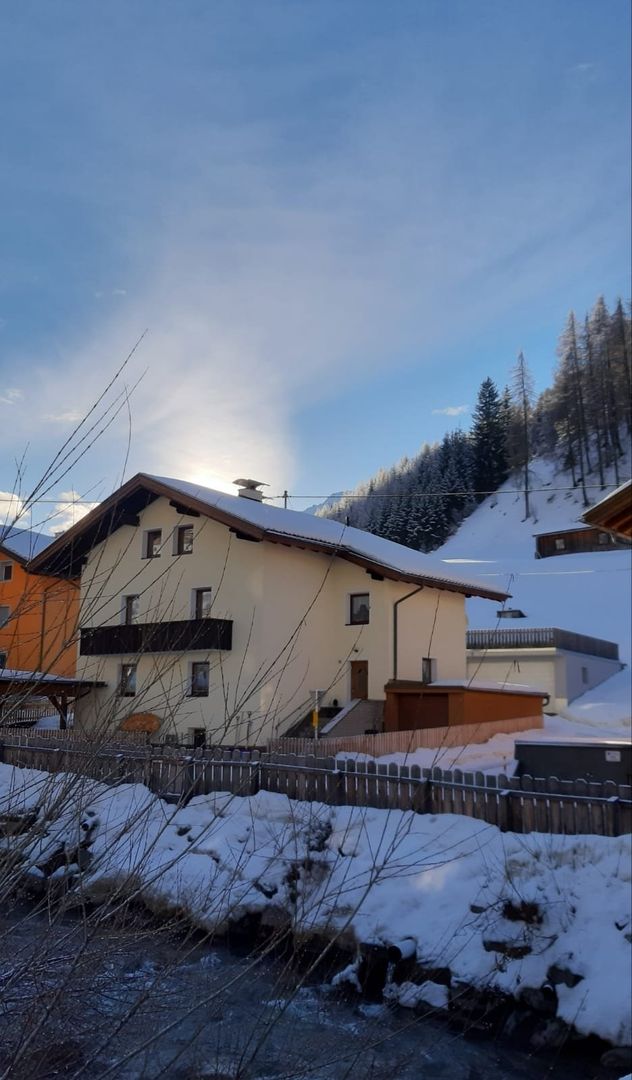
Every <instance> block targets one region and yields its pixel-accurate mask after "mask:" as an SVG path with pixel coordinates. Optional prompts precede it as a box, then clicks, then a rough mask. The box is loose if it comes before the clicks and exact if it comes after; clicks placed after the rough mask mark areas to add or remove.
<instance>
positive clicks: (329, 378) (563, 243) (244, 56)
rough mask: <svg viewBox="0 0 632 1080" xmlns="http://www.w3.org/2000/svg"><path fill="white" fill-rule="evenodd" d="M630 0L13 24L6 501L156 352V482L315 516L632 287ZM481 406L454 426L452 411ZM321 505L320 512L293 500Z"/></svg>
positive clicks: (82, 477)
mask: <svg viewBox="0 0 632 1080" xmlns="http://www.w3.org/2000/svg"><path fill="white" fill-rule="evenodd" d="M629 22H630V15H629V5H628V2H627V0H607V3H603V2H602V0H512V2H507V0H502V2H500V0H498V2H497V0H476V2H469V0H467V2H459V0H437V2H434V0H414V2H410V3H409V2H406V0H396V2H394V3H392V4H385V3H382V2H381V0H379V2H377V0H362V2H360V0H353V2H352V0H348V2H344V0H335V2H331V3H330V2H328V0H318V2H317V3H316V2H313V0H309V2H308V0H300V2H299V0H291V2H290V0H287V2H283V0H279V2H274V0H250V2H248V3H240V2H238V0H230V2H226V3H222V2H208V0H204V2H202V0H183V2H182V3H178V4H173V3H171V2H161V0H151V2H150V0H135V2H134V3H133V4H130V3H128V2H127V0H111V2H110V3H108V4H107V5H104V4H102V3H98V4H97V3H96V2H91V0H87V2H86V0H83V2H79V0H76V2H65V0H56V2H55V4H45V3H43V2H42V0H40V2H37V3H32V2H29V0H22V3H21V4H20V5H9V4H6V5H3V6H2V8H1V9H0V113H1V124H2V127H1V130H2V137H3V152H2V161H1V164H0V198H1V200H2V207H3V214H2V221H1V223H0V350H1V352H0V355H1V356H2V387H3V391H0V448H1V451H2V454H1V457H0V489H3V490H4V491H9V490H11V489H12V486H13V483H14V477H15V458H16V457H18V458H19V457H20V456H21V455H22V453H23V451H24V449H25V447H27V446H28V450H27V454H26V459H25V472H26V476H25V480H24V484H23V487H24V489H26V488H28V487H29V485H31V486H32V484H33V483H34V482H35V481H36V479H37V477H38V475H39V473H40V472H41V470H42V469H43V468H44V466H45V464H46V462H47V461H48V460H49V459H50V458H51V457H52V455H53V454H54V453H55V450H56V448H57V447H58V445H59V444H60V443H61V442H63V440H64V439H65V438H66V437H67V436H68V434H69V433H70V431H71V430H72V425H73V423H74V418H75V417H77V416H79V415H81V413H82V411H83V410H85V409H86V407H88V406H89V404H90V403H91V401H92V400H93V399H94V397H95V396H96V395H97V394H98V393H99V392H100V391H101V390H102V389H103V386H104V385H105V383H106V382H107V380H108V378H109V376H110V375H111V373H112V372H113V371H114V370H115V368H116V367H117V366H118V364H119V363H120V361H121V360H122V359H123V357H124V356H125V355H126V354H127V353H128V351H129V350H130V348H131V347H132V345H133V344H134V342H135V341H136V340H137V339H138V337H139V336H140V334H141V333H142V332H143V331H144V330H145V329H147V331H148V333H147V335H146V337H145V338H144V339H143V341H142V343H141V346H140V347H139V349H138V351H137V353H136V354H135V356H134V357H133V359H132V361H131V362H130V364H129V366H128V369H127V372H126V376H125V378H126V380H127V383H128V384H134V383H135V382H136V381H137V379H138V378H139V377H140V376H141V375H143V378H142V381H141V382H140V384H139V385H138V387H137V389H136V390H135V391H134V394H133V396H132V402H131V444H130V451H129V455H127V445H128V434H129V425H130V421H129V417H128V415H127V410H125V413H124V415H122V416H121V417H120V420H119V422H117V423H116V424H114V425H113V426H112V428H111V429H109V430H108V432H107V433H106V434H105V435H104V436H103V437H102V439H101V440H100V442H98V443H97V444H96V445H95V446H94V447H93V448H92V449H91V450H90V452H89V453H88V454H87V455H86V456H85V458H83V459H82V460H81V461H80V462H78V463H77V465H76V466H75V467H74V468H73V469H72V470H71V472H70V474H69V475H68V476H67V477H65V478H64V479H63V481H62V480H61V479H60V481H59V484H58V486H57V488H54V489H53V491H52V492H51V496H55V497H56V496H57V495H58V494H59V493H60V492H61V491H64V490H70V489H73V490H76V491H78V492H80V494H82V495H86V496H87V497H88V498H97V497H102V496H104V495H105V494H107V493H108V491H110V490H112V488H113V487H114V486H115V485H116V484H118V483H119V481H120V479H121V477H122V475H123V474H125V475H130V474H131V473H133V472H135V471H137V470H138V469H144V470H146V471H153V472H157V473H163V474H171V475H177V476H181V477H185V478H189V479H194V480H199V481H202V482H210V483H213V482H216V481H218V480H223V481H231V480H232V479H234V477H235V476H237V475H244V474H246V475H254V476H255V477H257V478H259V479H261V480H265V481H268V482H269V483H270V485H271V490H272V491H275V490H278V491H281V490H283V488H284V487H287V488H288V489H289V490H290V491H294V492H299V493H305V494H308V495H318V494H321V493H326V492H328V491H331V490H340V489H342V488H345V487H349V486H352V485H354V484H355V483H357V482H358V481H360V480H362V479H364V478H366V477H367V476H368V475H370V474H371V473H372V472H373V471H375V469H377V468H378V467H379V466H380V465H388V464H390V463H392V462H393V461H395V460H396V459H398V458H399V457H401V456H402V455H403V454H405V453H408V454H411V453H414V452H415V450H416V449H417V448H418V447H419V445H420V444H421V443H423V442H424V441H432V440H434V439H436V438H440V437H441V435H442V434H443V433H444V431H446V430H449V429H450V428H451V427H453V426H455V425H457V424H461V425H462V426H467V425H468V423H469V415H468V412H466V411H464V410H465V409H466V408H467V409H470V408H471V406H472V404H473V402H474V400H475V397H476V391H477V387H478V385H479V384H480V382H481V380H482V379H483V378H484V377H485V376H487V375H491V376H492V377H493V378H495V379H496V380H497V381H498V382H499V383H500V384H502V383H504V381H505V380H506V378H507V372H508V369H509V368H510V366H511V364H512V363H513V361H514V359H515V355H516V353H517V351H518V350H519V349H521V348H522V349H524V351H525V354H526V356H527V360H528V362H529V364H530V365H531V367H532V370H533V372H534V374H535V377H536V383H537V385H538V387H539V388H543V387H544V386H545V385H547V383H548V382H549V381H550V378H551V374H552V370H553V366H554V362H555V353H554V350H555V340H556V337H557V334H558V333H559V331H560V329H561V326H562V323H563V321H564V319H565V316H566V313H567V311H568V309H569V308H570V307H575V308H576V309H577V310H578V311H579V312H581V313H583V312H584V310H585V309H586V308H587V307H588V306H589V305H591V304H592V302H593V301H594V299H595V297H596V296H597V294H598V293H599V292H603V293H604V294H605V295H606V297H607V298H608V300H609V301H610V300H613V299H614V298H615V297H616V296H617V295H618V294H623V296H624V297H625V296H626V295H627V294H628V293H629V291H630V284H629V273H630V270H629V268H630V252H629V236H630V224H629V156H630V147H629V131H630V116H629V105H628V102H629V96H630V74H629V57H628V53H629V37H630V25H629ZM459 408H461V409H462V410H463V411H462V412H461V414H460V415H446V414H445V413H444V412H442V410H446V409H450V410H455V409H459ZM298 505H300V504H297V506H298Z"/></svg>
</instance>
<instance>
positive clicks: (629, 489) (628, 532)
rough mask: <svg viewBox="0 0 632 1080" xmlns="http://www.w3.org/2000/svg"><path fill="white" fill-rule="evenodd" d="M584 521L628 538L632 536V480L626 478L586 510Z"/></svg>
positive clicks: (583, 516)
mask: <svg viewBox="0 0 632 1080" xmlns="http://www.w3.org/2000/svg"><path fill="white" fill-rule="evenodd" d="M582 521H584V522H586V524H587V525H596V526H598V527H601V528H603V529H607V530H608V531H609V532H614V533H617V535H619V536H624V537H626V538H628V539H629V538H630V537H632V480H626V482H625V483H624V484H620V486H619V487H618V488H616V489H615V490H614V491H611V492H610V494H609V495H605V496H604V498H603V499H600V500H599V502H598V503H595V505H594V506H591V507H590V509H589V510H586V511H585V513H584V514H582Z"/></svg>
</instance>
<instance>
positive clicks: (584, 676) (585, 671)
mask: <svg viewBox="0 0 632 1080" xmlns="http://www.w3.org/2000/svg"><path fill="white" fill-rule="evenodd" d="M582 683H583V684H584V686H586V685H587V684H588V668H587V667H583V668H582Z"/></svg>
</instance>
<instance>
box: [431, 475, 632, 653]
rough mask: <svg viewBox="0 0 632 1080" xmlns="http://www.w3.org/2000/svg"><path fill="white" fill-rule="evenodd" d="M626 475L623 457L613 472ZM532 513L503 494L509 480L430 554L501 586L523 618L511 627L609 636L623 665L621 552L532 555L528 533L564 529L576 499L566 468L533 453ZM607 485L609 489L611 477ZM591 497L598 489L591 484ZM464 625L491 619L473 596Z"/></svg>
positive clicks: (626, 631)
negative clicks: (618, 470)
mask: <svg viewBox="0 0 632 1080" xmlns="http://www.w3.org/2000/svg"><path fill="white" fill-rule="evenodd" d="M628 474H629V458H628V459H624V460H622V461H621V475H622V476H623V475H628ZM532 479H533V487H534V489H535V488H541V489H543V490H541V491H535V492H534V494H533V497H532V504H533V508H534V518H533V519H529V520H526V521H525V520H524V500H523V498H522V496H521V495H514V494H510V492H511V489H512V488H515V486H516V485H515V480H514V481H512V479H511V478H510V479H509V480H508V481H507V483H506V484H504V485H503V486H502V487H501V488H500V489H499V491H498V492H497V493H496V494H495V495H493V496H490V497H489V498H488V499H486V500H485V501H484V502H483V503H481V505H480V506H479V507H478V508H477V509H476V510H475V511H474V513H473V514H472V515H471V516H470V517H469V518H467V519H466V520H465V521H464V522H463V524H462V525H461V527H460V528H459V530H458V531H457V532H456V533H455V535H454V536H452V537H450V539H449V540H448V541H447V542H446V543H445V544H444V545H443V546H442V547H441V548H439V549H438V550H437V551H436V552H434V553H433V554H434V557H435V558H439V559H441V560H444V561H445V562H446V563H448V565H449V566H450V567H451V568H452V569H454V570H461V571H464V570H467V571H469V572H472V573H474V574H475V575H476V577H477V578H478V579H480V580H482V581H485V580H487V581H488V582H489V584H490V585H495V586H498V587H502V588H507V589H508V591H509V592H510V593H511V594H512V599H511V601H509V603H508V606H510V607H516V608H520V609H521V610H522V611H524V613H525V615H526V618H525V619H521V620H520V621H519V622H516V623H515V624H513V625H514V626H520V627H522V626H558V627H561V628H562V629H565V630H574V631H577V632H578V633H582V634H591V635H593V636H595V637H601V638H605V639H606V640H609V641H616V642H617V643H618V645H619V648H620V656H621V660H622V661H623V662H624V663H630V659H631V636H632V635H631V631H630V626H631V624H632V603H631V599H630V597H631V591H630V570H631V565H632V554H631V552H630V551H629V550H627V551H626V550H622V551H603V552H601V551H600V552H593V553H588V554H585V555H558V556H555V557H552V558H548V559H538V560H536V559H535V556H534V552H535V544H534V539H533V534H534V533H537V532H549V531H552V530H555V529H562V528H571V527H573V526H575V525H577V524H578V523H579V520H580V516H581V513H582V511H583V503H582V500H581V493H580V492H579V490H577V489H575V490H570V491H569V490H566V491H558V490H555V489H556V488H570V487H571V483H570V477H569V474H568V473H567V472H566V471H564V470H562V469H559V467H558V466H557V463H556V461H555V459H554V458H547V459H543V458H540V459H536V460H535V461H534V463H533V467H532ZM609 479H611V480H612V484H611V486H612V487H614V478H609ZM590 494H591V495H592V497H593V499H592V501H594V502H596V501H597V500H598V499H599V498H600V497H601V496H602V495H603V492H602V491H600V490H599V489H597V488H594V489H592V490H591V492H590ZM467 607H468V619H469V625H470V626H471V627H473V628H492V627H494V626H496V625H497V621H498V620H497V615H496V611H497V608H496V606H495V605H493V604H489V603H487V602H485V601H481V600H476V599H472V600H468V602H467Z"/></svg>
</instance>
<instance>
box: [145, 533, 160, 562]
mask: <svg viewBox="0 0 632 1080" xmlns="http://www.w3.org/2000/svg"><path fill="white" fill-rule="evenodd" d="M161 547H162V529H148V530H147V532H146V533H145V536H144V542H143V559H158V558H159V557H160V548H161Z"/></svg>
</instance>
